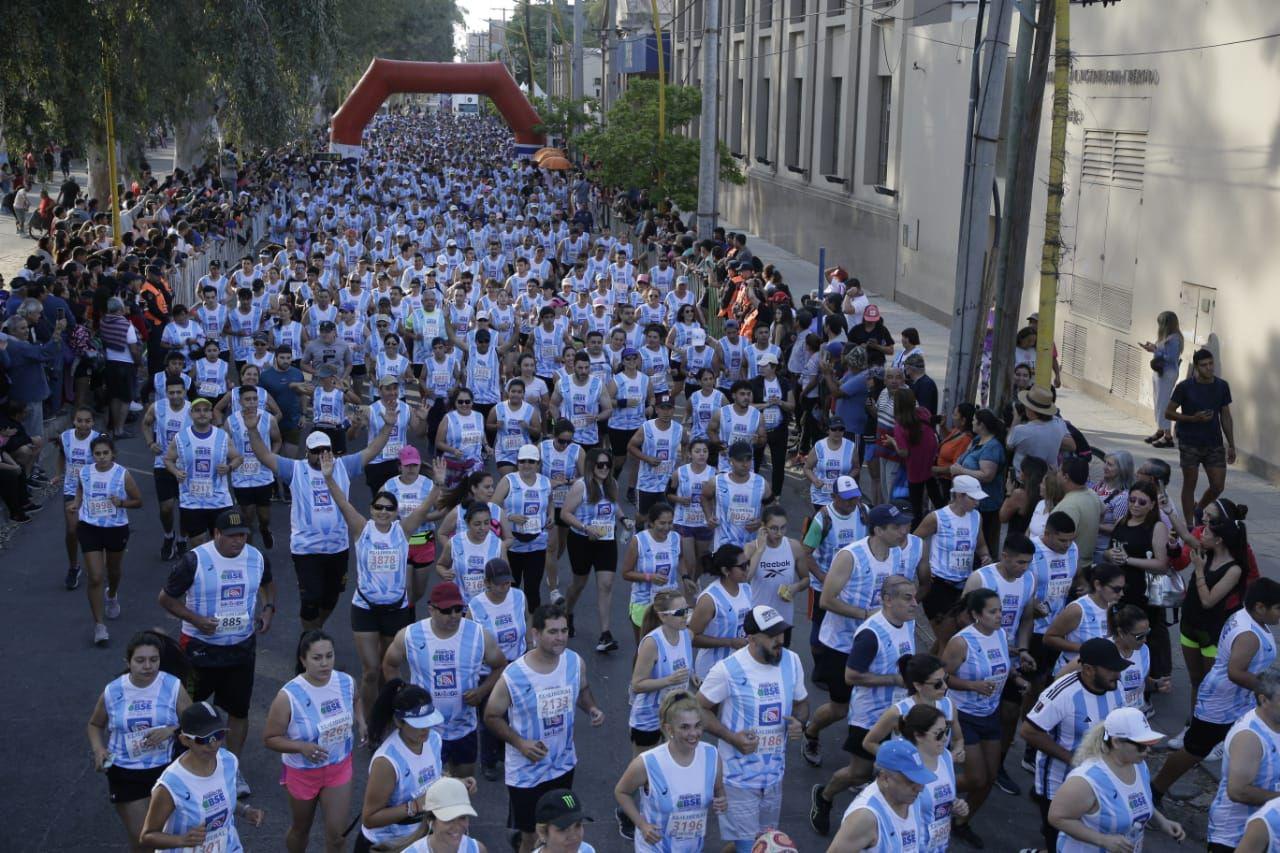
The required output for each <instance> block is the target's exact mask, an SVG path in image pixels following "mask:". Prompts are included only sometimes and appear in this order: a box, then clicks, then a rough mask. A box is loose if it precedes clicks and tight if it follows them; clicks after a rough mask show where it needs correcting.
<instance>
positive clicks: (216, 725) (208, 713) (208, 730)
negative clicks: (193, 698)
mask: <svg viewBox="0 0 1280 853" xmlns="http://www.w3.org/2000/svg"><path fill="white" fill-rule="evenodd" d="M226 728H227V724H226V723H224V722H223V721H222V717H221V716H219V715H218V711H217V709H215V708H214V707H213V706H212V705H210V704H209V703H208V702H195V703H192V704H191V705H189V706H187V710H185V711H183V712H182V716H180V717H179V718H178V731H180V732H182V733H183V734H184V735H189V736H191V737H208V736H209V735H211V734H213V733H214V732H220V731H224V730H225V729H226Z"/></svg>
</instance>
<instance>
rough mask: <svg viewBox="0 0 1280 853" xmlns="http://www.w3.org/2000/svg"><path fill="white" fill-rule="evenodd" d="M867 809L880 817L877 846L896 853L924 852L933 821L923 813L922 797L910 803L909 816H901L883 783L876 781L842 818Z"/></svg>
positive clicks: (861, 794) (877, 817)
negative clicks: (884, 790)
mask: <svg viewBox="0 0 1280 853" xmlns="http://www.w3.org/2000/svg"><path fill="white" fill-rule="evenodd" d="M862 809H866V810H867V811H869V812H871V814H872V815H874V816H875V819H876V849H877V850H884V851H892V853H923V851H924V850H925V849H926V848H925V845H926V844H927V843H928V835H929V822H928V821H927V820H926V819H925V816H924V815H923V814H921V813H920V798H919V797H917V798H916V801H915V802H914V803H912V804H911V805H910V807H909V808H908V810H907V816H906V817H899V816H898V813H897V812H895V811H894V810H893V807H892V806H890V805H889V803H888V801H887V800H885V798H884V793H883V792H882V791H881V790H880V786H879V785H878V784H877V783H875V782H872V783H871V784H870V785H867V786H866V787H865V788H863V789H862V792H861V793H859V794H858V796H856V797H854V798H853V802H852V803H850V804H849V808H847V809H845V812H844V817H842V818H841V822H842V823H843V822H844V821H846V820H848V819H849V815H851V814H853V813H854V812H856V811H860V810H862Z"/></svg>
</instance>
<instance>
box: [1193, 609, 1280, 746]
mask: <svg viewBox="0 0 1280 853" xmlns="http://www.w3.org/2000/svg"><path fill="white" fill-rule="evenodd" d="M1249 632H1252V633H1253V634H1254V635H1255V636H1257V638H1258V650H1257V651H1256V652H1254V654H1253V659H1252V660H1250V661H1249V672H1251V673H1253V674H1254V675H1257V674H1258V673H1260V672H1264V671H1266V670H1267V669H1269V668H1270V667H1271V664H1273V663H1275V660H1276V640H1275V637H1274V636H1273V635H1272V634H1271V629H1270V628H1268V627H1267V626H1265V625H1259V624H1258V623H1257V622H1256V621H1254V618H1253V617H1252V616H1250V615H1249V611H1248V610H1237V611H1236V612H1235V613H1233V614H1231V616H1230V617H1229V618H1228V619H1227V623H1226V624H1225V625H1223V626H1222V633H1221V634H1219V635H1218V657H1217V658H1216V659H1215V660H1214V662H1213V668H1212V669H1210V670H1209V673H1208V675H1206V676H1205V677H1204V681H1202V682H1200V691H1199V693H1198V694H1197V695H1196V707H1195V710H1194V711H1192V716H1194V717H1196V718H1197V719H1201V720H1204V721H1205V722H1206V723H1234V722H1235V721H1236V720H1238V719H1240V718H1241V717H1243V716H1244V715H1245V714H1247V713H1248V712H1249V711H1252V710H1253V709H1254V707H1255V706H1256V705H1257V703H1256V701H1255V700H1254V698H1253V691H1251V690H1246V689H1245V688H1243V687H1241V686H1240V685H1238V684H1236V683H1235V682H1234V681H1232V680H1231V679H1230V677H1228V675H1227V664H1228V662H1229V661H1230V659H1231V647H1232V646H1233V645H1235V642H1236V640H1237V639H1238V638H1239V637H1240V636H1242V635H1244V634H1247V633H1249Z"/></svg>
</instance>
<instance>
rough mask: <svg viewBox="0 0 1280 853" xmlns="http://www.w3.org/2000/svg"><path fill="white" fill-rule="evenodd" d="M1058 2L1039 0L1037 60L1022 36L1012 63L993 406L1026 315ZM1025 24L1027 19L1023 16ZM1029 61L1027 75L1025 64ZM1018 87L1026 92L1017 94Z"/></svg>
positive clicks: (1032, 35) (1003, 388)
mask: <svg viewBox="0 0 1280 853" xmlns="http://www.w3.org/2000/svg"><path fill="white" fill-rule="evenodd" d="M1055 2H1056V0H1040V9H1039V12H1038V13H1037V18H1036V25H1035V28H1034V30H1031V28H1030V26H1029V25H1028V29H1029V30H1031V31H1030V32H1028V33H1027V38H1028V40H1034V42H1035V50H1034V58H1033V59H1031V60H1030V61H1029V62H1028V60H1027V58H1026V57H1025V56H1024V54H1032V53H1033V52H1032V51H1031V50H1029V49H1027V46H1026V45H1024V43H1023V37H1022V36H1023V34H1022V33H1019V34H1018V55H1017V60H1016V62H1015V63H1014V64H1015V66H1016V71H1015V73H1016V74H1018V76H1019V79H1017V80H1015V81H1014V90H1013V99H1012V105H1013V110H1014V112H1013V114H1012V115H1011V116H1010V120H1009V140H1008V143H1007V144H1008V146H1009V148H1008V151H1009V164H1008V165H1009V171H1008V175H1007V177H1006V179H1005V205H1004V209H1005V213H1004V219H1002V220H1001V226H1002V227H1001V232H1000V255H999V259H998V260H997V266H996V295H995V306H996V326H995V340H994V342H993V344H992V347H991V395H990V398H989V405H990V406H991V408H993V409H995V410H996V411H999V410H1000V409H1001V408H1002V407H1003V406H1004V404H1005V402H1007V401H1008V399H1009V392H1010V391H1011V389H1012V387H1013V381H1012V377H1013V344H1014V338H1015V336H1016V335H1017V331H1018V328H1019V323H1020V322H1021V319H1022V318H1021V316H1020V315H1021V313H1022V290H1023V276H1024V273H1025V271H1026V262H1027V238H1028V236H1029V234H1028V232H1029V231H1030V228H1031V198H1032V195H1033V194H1034V190H1035V172H1036V149H1037V148H1038V147H1039V142H1040V114H1041V111H1042V106H1043V104H1044V88H1045V80H1046V78H1047V77H1048V70H1049V54H1050V53H1051V52H1052V51H1053V19H1054V3H1055ZM1024 24H1025V18H1024ZM1027 65H1029V79H1026V78H1027V76H1028V75H1027V73H1026V66H1027ZM1019 89H1022V92H1021V93H1019Z"/></svg>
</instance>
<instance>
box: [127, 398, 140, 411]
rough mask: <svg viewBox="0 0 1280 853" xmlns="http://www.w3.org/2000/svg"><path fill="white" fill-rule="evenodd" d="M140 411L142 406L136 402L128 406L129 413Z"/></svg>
mask: <svg viewBox="0 0 1280 853" xmlns="http://www.w3.org/2000/svg"><path fill="white" fill-rule="evenodd" d="M142 410H143V406H142V404H141V403H139V402H137V401H136V400H135V401H134V402H132V403H130V404H129V411H131V412H141V411H142Z"/></svg>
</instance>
